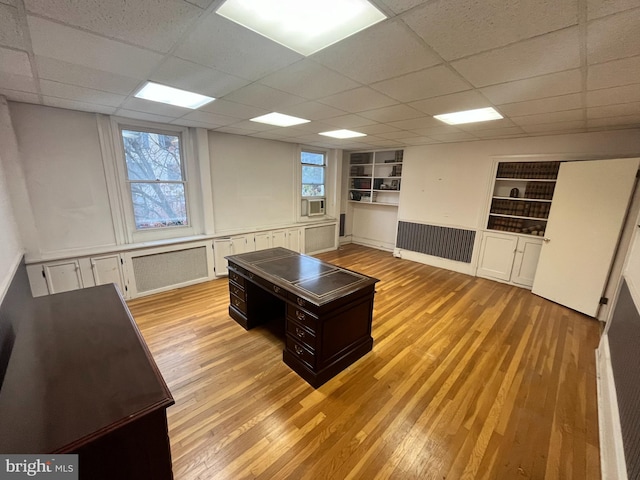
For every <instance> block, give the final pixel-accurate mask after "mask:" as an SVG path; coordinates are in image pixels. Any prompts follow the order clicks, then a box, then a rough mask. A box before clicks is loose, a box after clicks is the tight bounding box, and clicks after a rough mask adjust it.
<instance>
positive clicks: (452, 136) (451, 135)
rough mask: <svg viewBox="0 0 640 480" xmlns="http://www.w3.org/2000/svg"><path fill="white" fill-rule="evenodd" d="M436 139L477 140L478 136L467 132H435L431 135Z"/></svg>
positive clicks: (454, 140) (450, 140)
mask: <svg viewBox="0 0 640 480" xmlns="http://www.w3.org/2000/svg"><path fill="white" fill-rule="evenodd" d="M429 136H430V137H431V138H433V139H434V140H440V141H441V142H460V141H465V140H477V139H478V137H476V136H474V135H471V134H470V133H467V132H459V133H434V134H433V135H429Z"/></svg>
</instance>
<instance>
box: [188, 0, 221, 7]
mask: <svg viewBox="0 0 640 480" xmlns="http://www.w3.org/2000/svg"><path fill="white" fill-rule="evenodd" d="M185 1H186V2H189V3H192V4H193V5H196V6H198V7H200V8H202V9H205V8H209V6H210V5H211V4H212V3H213V2H214V1H217V2H218V3H220V0H185Z"/></svg>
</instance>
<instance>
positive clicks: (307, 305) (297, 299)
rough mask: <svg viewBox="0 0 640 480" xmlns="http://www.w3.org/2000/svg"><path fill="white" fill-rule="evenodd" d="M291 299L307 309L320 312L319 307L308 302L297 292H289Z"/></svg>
mask: <svg viewBox="0 0 640 480" xmlns="http://www.w3.org/2000/svg"><path fill="white" fill-rule="evenodd" d="M288 298H289V300H290V301H292V302H293V303H295V304H296V305H297V306H299V307H301V308H304V309H305V310H308V311H311V312H313V313H318V307H317V306H316V305H313V304H312V303H310V302H308V301H307V300H305V299H304V298H302V297H299V296H298V295H296V294H295V293H289V297H288Z"/></svg>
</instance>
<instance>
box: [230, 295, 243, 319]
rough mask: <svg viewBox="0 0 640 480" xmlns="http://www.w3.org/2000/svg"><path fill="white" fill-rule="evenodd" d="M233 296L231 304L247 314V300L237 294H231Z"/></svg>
mask: <svg viewBox="0 0 640 480" xmlns="http://www.w3.org/2000/svg"><path fill="white" fill-rule="evenodd" d="M230 296H231V305H233V306H234V307H235V308H236V310H239V311H241V312H242V313H244V314H245V315H246V314H247V302H245V301H244V300H243V299H241V298H238V297H236V296H235V295H230Z"/></svg>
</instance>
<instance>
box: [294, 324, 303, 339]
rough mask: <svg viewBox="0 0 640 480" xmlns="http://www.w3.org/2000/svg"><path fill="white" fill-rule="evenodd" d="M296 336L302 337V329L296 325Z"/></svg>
mask: <svg viewBox="0 0 640 480" xmlns="http://www.w3.org/2000/svg"><path fill="white" fill-rule="evenodd" d="M296 336H297V337H298V338H304V330H302V329H301V328H299V327H296Z"/></svg>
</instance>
